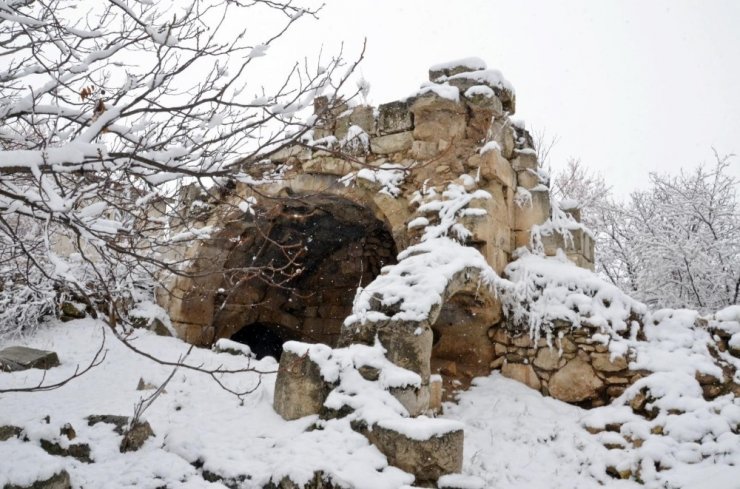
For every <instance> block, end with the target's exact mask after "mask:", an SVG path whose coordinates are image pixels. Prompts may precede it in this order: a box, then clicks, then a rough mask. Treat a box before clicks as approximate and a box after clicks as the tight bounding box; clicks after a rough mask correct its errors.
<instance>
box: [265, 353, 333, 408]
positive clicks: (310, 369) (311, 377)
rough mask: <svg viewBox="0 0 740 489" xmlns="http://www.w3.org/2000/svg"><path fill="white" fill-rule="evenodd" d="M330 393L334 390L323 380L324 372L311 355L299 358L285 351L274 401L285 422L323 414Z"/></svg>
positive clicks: (281, 360)
mask: <svg viewBox="0 0 740 489" xmlns="http://www.w3.org/2000/svg"><path fill="white" fill-rule="evenodd" d="M329 391H330V386H329V385H327V383H326V382H325V381H324V378H323V377H322V376H321V369H320V368H319V366H318V365H317V364H316V363H315V362H314V361H313V360H311V358H310V357H309V356H308V353H306V354H304V355H298V354H296V353H293V352H291V351H289V350H285V351H283V354H282V356H281V357H280V365H279V367H278V373H277V379H276V381H275V397H274V399H273V408H274V409H275V411H276V412H277V413H278V414H279V415H280V416H282V417H283V419H286V420H292V419H298V418H302V417H304V416H310V415H313V414H319V412H320V411H321V409H322V408H323V406H324V401H326V397H327V396H328V395H329Z"/></svg>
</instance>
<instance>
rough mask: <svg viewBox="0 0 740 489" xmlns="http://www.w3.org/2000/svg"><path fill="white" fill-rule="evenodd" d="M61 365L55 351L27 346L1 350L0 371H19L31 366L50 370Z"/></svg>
mask: <svg viewBox="0 0 740 489" xmlns="http://www.w3.org/2000/svg"><path fill="white" fill-rule="evenodd" d="M57 366H59V357H58V356H57V354H56V353H55V352H53V351H46V350H36V349H35V348H28V347H25V346H10V347H8V348H5V349H3V350H0V371H4V372H17V371H19V370H27V369H29V368H38V369H42V370H49V369H50V368H53V367H57Z"/></svg>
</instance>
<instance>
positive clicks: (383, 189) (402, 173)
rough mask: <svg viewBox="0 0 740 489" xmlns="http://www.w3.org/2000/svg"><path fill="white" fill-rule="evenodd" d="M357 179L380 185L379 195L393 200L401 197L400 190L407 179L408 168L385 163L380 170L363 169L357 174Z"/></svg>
mask: <svg viewBox="0 0 740 489" xmlns="http://www.w3.org/2000/svg"><path fill="white" fill-rule="evenodd" d="M356 177H357V178H361V179H363V180H367V181H368V182H372V183H375V184H378V185H380V190H379V191H378V192H379V193H382V194H386V195H389V196H391V197H393V198H396V197H398V196H399V195H401V189H400V188H399V187H400V186H401V185H402V184H403V182H404V180H405V179H406V168H405V167H404V166H401V165H395V164H393V163H383V164H382V165H380V168H377V169H375V168H363V169H361V170H359V171H358V172H357V175H356Z"/></svg>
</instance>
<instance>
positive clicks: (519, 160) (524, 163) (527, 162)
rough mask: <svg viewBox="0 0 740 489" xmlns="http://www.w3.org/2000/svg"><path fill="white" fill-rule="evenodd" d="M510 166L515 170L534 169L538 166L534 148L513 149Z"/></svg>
mask: <svg viewBox="0 0 740 489" xmlns="http://www.w3.org/2000/svg"><path fill="white" fill-rule="evenodd" d="M511 166H512V167H513V168H514V170H515V171H518V172H519V171H525V170H536V169H537V168H538V167H539V163H538V162H537V153H535V151H534V150H525V151H514V155H513V158H512V160H511Z"/></svg>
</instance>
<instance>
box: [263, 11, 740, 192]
mask: <svg viewBox="0 0 740 489" xmlns="http://www.w3.org/2000/svg"><path fill="white" fill-rule="evenodd" d="M326 3H327V5H326V7H325V9H324V11H323V12H322V15H321V18H320V20H318V21H313V20H309V19H301V20H302V22H301V23H299V25H298V26H297V28H296V29H294V30H293V32H291V33H290V35H289V36H288V37H287V38H286V39H283V40H282V42H281V43H280V45H281V46H282V47H277V48H276V49H272V50H271V55H272V54H275V53H276V52H277V53H279V57H278V58H279V59H283V60H286V61H288V60H290V59H296V58H299V57H302V56H314V55H315V54H316V53H317V51H318V49H319V48H320V47H321V46H323V48H324V51H325V52H334V51H336V50H337V48H338V47H339V45H340V43H341V42H344V44H345V53H346V54H347V55H348V56H352V55H354V54H356V53H357V52H358V51H359V49H360V46H361V44H362V41H363V39H364V38H367V41H368V48H367V53H366V59H365V61H364V62H363V64H362V67H361V71H362V74H363V76H364V77H365V78H366V79H367V80H368V81H369V82H370V84H371V85H372V88H371V91H370V101H371V102H372V103H374V104H378V103H383V102H388V101H391V100H394V99H397V98H401V97H404V96H407V95H409V94H410V93H411V92H413V91H414V90H415V89H416V88H418V86H419V84H420V83H421V82H423V81H425V80H426V76H427V68H428V67H429V66H430V65H432V64H435V63H438V62H442V61H448V60H450V59H455V58H461V57H467V56H478V57H481V58H483V59H484V60H486V62H487V63H488V66H489V67H490V68H498V69H500V70H501V71H502V72H503V74H504V76H505V77H506V78H507V79H508V80H509V81H511V82H512V83H513V84H514V86H515V87H516V91H517V114H516V116H515V117H517V118H520V119H523V120H525V121H526V123H527V126H528V127H529V128H539V129H545V130H546V132H547V133H548V134H550V135H556V136H557V137H558V138H559V142H558V144H557V146H556V147H555V149H554V150H553V154H552V163H553V165H555V166H557V165H558V164H562V163H563V162H564V161H565V160H566V159H567V157H569V156H575V157H580V158H581V159H582V160H583V161H584V162H585V163H586V164H588V165H589V166H590V167H593V168H596V169H598V170H599V171H601V172H602V173H603V174H604V175H605V177H606V178H607V181H608V182H609V183H610V184H611V185H612V186H613V188H614V190H615V192H616V193H618V194H621V195H624V194H626V193H627V192H629V191H630V190H632V189H634V188H637V187H640V186H642V185H644V184H643V183H641V182H642V181H644V179H645V178H646V177H647V175H648V173H649V172H650V171H659V172H674V171H678V169H679V168H681V167H685V168H689V167H692V166H695V165H696V164H697V163H699V162H702V161H705V162H711V160H712V153H711V148H712V147H715V148H716V149H717V150H718V151H719V152H720V153H732V152H737V153H740V1H737V0H725V1H718V0H712V1H703V2H701V1H676V0H673V1H671V0H660V1H657V0H651V1H645V0H628V1H624V0H620V1H616V0H611V1H591V0H580V1H575V0H570V1H565V2H563V1H561V2H552V1H534V0H531V1H523V0H518V1H506V2H504V1H493V0H464V1H463V0H461V1H450V0H326ZM734 166H735V168H734V173H735V174H736V175H738V176H740V158H736V159H735V160H734Z"/></svg>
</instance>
